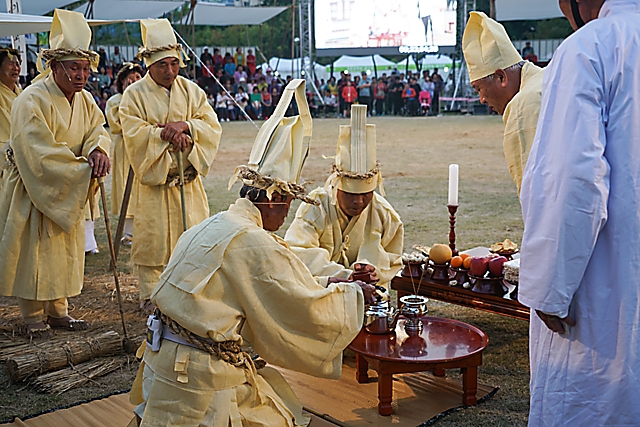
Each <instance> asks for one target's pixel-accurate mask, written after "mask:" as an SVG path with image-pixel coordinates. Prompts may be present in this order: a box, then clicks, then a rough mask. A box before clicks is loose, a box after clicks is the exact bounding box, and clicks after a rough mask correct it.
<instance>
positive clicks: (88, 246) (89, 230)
mask: <svg viewBox="0 0 640 427" xmlns="http://www.w3.org/2000/svg"><path fill="white" fill-rule="evenodd" d="M93 229H94V224H93V221H92V220H90V219H87V220H85V221H84V251H85V252H89V251H93V250H96V249H98V242H96V236H95V234H94V233H93Z"/></svg>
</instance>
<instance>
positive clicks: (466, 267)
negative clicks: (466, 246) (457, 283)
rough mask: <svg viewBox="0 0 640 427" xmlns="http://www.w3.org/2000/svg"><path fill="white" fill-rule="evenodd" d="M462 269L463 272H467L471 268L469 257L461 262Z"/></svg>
mask: <svg viewBox="0 0 640 427" xmlns="http://www.w3.org/2000/svg"><path fill="white" fill-rule="evenodd" d="M462 268H464V269H465V270H468V269H470V268H471V257H470V256H468V257H467V258H465V259H464V261H463V262H462Z"/></svg>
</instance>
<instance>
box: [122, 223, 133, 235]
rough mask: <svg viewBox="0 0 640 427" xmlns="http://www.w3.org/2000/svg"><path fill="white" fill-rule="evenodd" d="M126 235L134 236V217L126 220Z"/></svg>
mask: <svg viewBox="0 0 640 427" xmlns="http://www.w3.org/2000/svg"><path fill="white" fill-rule="evenodd" d="M124 237H129V238H131V237H133V218H127V219H125V220H124Z"/></svg>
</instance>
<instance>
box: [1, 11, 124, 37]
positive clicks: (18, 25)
mask: <svg viewBox="0 0 640 427" xmlns="http://www.w3.org/2000/svg"><path fill="white" fill-rule="evenodd" d="M52 19H53V18H52V17H51V16H34V15H21V14H15V13H0V37H8V36H19V35H22V34H29V33H42V32H46V31H49V30H51V21H52ZM88 22H89V25H92V26H93V25H105V24H112V23H113V21H105V20H100V19H89V20H88Z"/></svg>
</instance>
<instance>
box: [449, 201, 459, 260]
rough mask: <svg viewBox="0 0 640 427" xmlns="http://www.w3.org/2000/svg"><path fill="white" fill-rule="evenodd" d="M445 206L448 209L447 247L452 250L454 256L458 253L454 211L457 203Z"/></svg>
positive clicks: (456, 208)
mask: <svg viewBox="0 0 640 427" xmlns="http://www.w3.org/2000/svg"><path fill="white" fill-rule="evenodd" d="M447 208H448V209H449V247H450V248H451V252H453V256H456V255H458V250H457V249H456V212H457V210H458V205H447Z"/></svg>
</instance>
